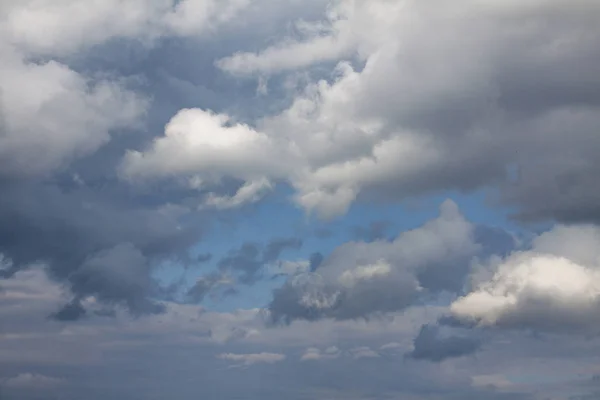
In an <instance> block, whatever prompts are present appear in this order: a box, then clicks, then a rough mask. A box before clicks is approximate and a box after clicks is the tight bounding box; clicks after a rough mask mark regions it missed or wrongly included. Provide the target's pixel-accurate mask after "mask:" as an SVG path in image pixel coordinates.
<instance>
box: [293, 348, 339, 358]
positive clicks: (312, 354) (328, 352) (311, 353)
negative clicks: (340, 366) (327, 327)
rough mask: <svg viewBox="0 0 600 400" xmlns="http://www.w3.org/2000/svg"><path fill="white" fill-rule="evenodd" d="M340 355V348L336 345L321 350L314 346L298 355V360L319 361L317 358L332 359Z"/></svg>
mask: <svg viewBox="0 0 600 400" xmlns="http://www.w3.org/2000/svg"><path fill="white" fill-rule="evenodd" d="M339 356H340V349H338V348H337V347H336V346H330V347H328V348H326V349H325V351H321V350H320V349H318V348H316V347H309V348H307V349H306V350H305V351H304V354H302V356H301V357H300V361H319V360H334V359H336V358H338V357H339Z"/></svg>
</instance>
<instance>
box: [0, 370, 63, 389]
mask: <svg viewBox="0 0 600 400" xmlns="http://www.w3.org/2000/svg"><path fill="white" fill-rule="evenodd" d="M2 383H3V385H4V386H5V387H7V388H11V389H48V388H53V387H56V386H60V385H63V384H65V381H64V380H62V379H58V378H52V377H49V376H45V375H40V374H33V373H29V372H26V373H22V374H19V375H17V376H15V377H12V378H8V379H5V380H4V381H3V382H2Z"/></svg>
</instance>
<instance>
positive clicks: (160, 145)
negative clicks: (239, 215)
mask: <svg viewBox="0 0 600 400" xmlns="http://www.w3.org/2000/svg"><path fill="white" fill-rule="evenodd" d="M285 150H286V149H285V148H283V149H281V148H280V147H278V144H277V142H276V141H275V140H273V139H271V138H270V137H268V136H267V135H265V134H263V133H261V132H257V131H256V130H254V129H253V128H251V127H249V126H248V125H244V124H241V123H235V122H233V121H231V118H230V117H229V116H227V115H225V114H215V113H212V112H210V111H205V110H201V109H185V110H181V111H179V112H178V113H177V115H175V116H174V117H173V118H172V119H171V121H169V123H168V124H167V126H166V128H165V136H163V137H160V138H157V139H156V140H155V141H154V143H153V144H152V146H151V148H150V149H148V150H147V151H145V152H138V151H130V152H129V153H128V154H127V156H126V157H125V159H124V161H123V164H122V167H121V171H122V175H123V176H124V177H126V178H129V179H144V178H156V177H166V176H172V175H183V176H189V177H190V178H192V180H191V181H190V185H191V186H193V187H194V188H202V187H210V185H211V184H215V183H219V182H220V181H221V180H222V179H223V178H235V179H239V180H242V181H243V182H244V184H243V186H242V187H241V188H240V189H238V191H237V193H235V194H234V195H233V196H219V195H216V194H214V193H211V194H209V196H208V197H207V199H206V200H205V202H204V203H205V205H207V206H213V207H216V208H232V207H236V206H239V205H241V204H244V203H252V202H256V201H258V200H260V198H261V197H262V196H263V195H264V194H265V193H266V192H267V191H269V190H270V189H271V188H272V183H271V181H270V178H271V177H278V176H282V175H283V174H285V173H286V170H287V169H288V168H289V166H288V165H286V163H285V162H284V160H285V157H286V155H285V154H282V152H285ZM275 171H278V172H277V174H276V173H275Z"/></svg>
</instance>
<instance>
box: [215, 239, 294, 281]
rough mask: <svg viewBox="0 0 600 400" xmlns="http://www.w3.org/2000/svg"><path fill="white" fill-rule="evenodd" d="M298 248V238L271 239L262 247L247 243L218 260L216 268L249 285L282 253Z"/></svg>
mask: <svg viewBox="0 0 600 400" xmlns="http://www.w3.org/2000/svg"><path fill="white" fill-rule="evenodd" d="M300 247H302V240H300V239H299V238H278V239H273V240H272V241H270V242H269V243H267V244H266V245H264V246H261V245H259V244H257V243H253V242H247V243H244V244H243V245H242V246H241V247H240V248H239V249H235V250H231V251H230V252H229V253H228V254H227V255H226V256H224V257H223V258H221V259H220V260H219V262H218V263H217V266H218V268H219V269H220V270H221V271H223V272H230V273H234V274H238V275H239V276H240V281H241V282H242V283H245V284H251V283H254V282H255V281H256V279H258V278H259V273H260V272H261V270H262V269H263V268H264V267H266V266H269V264H271V263H275V262H276V261H277V260H278V259H279V256H280V255H281V253H282V252H284V251H285V250H287V249H299V248H300ZM282 267H284V265H282Z"/></svg>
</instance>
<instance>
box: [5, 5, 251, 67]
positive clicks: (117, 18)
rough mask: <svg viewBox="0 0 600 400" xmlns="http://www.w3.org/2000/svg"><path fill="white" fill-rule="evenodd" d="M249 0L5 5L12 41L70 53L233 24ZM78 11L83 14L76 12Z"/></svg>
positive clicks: (32, 48)
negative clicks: (109, 43) (126, 40)
mask: <svg viewBox="0 0 600 400" xmlns="http://www.w3.org/2000/svg"><path fill="white" fill-rule="evenodd" d="M249 4H250V1H248V0H226V1H215V0H183V1H174V0H158V1H152V2H148V1H144V0H133V1H129V2H127V3H126V4H123V3H121V2H120V1H118V0H108V1H103V2H94V3H91V4H89V5H88V6H86V7H82V6H81V4H80V3H78V2H77V1H73V0H68V1H63V2H60V3H56V2H53V1H48V0H42V1H34V0H24V1H21V2H18V3H14V4H10V5H7V6H4V7H3V8H2V9H0V18H1V20H2V22H3V31H4V34H5V35H7V39H8V40H9V41H10V42H12V43H16V44H17V45H18V46H20V47H23V48H24V49H26V50H27V51H28V52H32V53H38V54H61V55H63V54H68V53H72V52H75V51H77V50H80V49H81V48H84V47H91V46H94V45H97V44H100V43H102V42H105V41H108V40H111V39H115V38H131V39H141V40H145V41H147V42H150V41H151V40H153V39H158V38H159V37H161V36H196V35H202V34H206V33H209V32H211V31H214V30H215V29H216V28H217V27H219V26H221V25H223V24H226V23H228V22H230V21H231V20H232V19H233V18H234V17H235V16H237V14H238V13H239V12H240V11H241V10H243V9H244V8H246V7H247V6H248V5H249ZM73 15H77V18H70V16H73Z"/></svg>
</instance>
